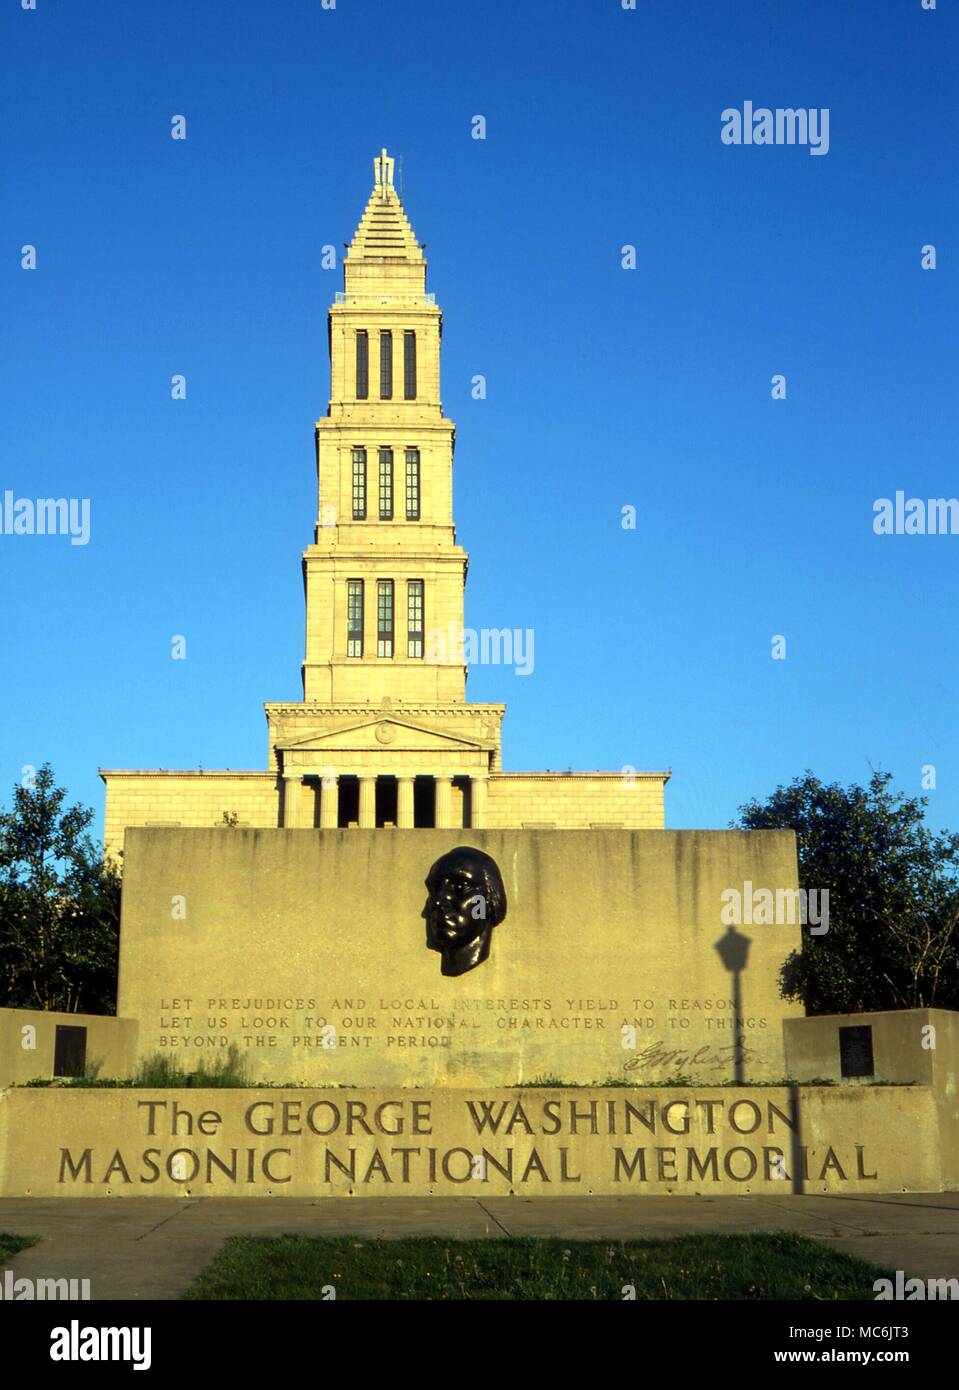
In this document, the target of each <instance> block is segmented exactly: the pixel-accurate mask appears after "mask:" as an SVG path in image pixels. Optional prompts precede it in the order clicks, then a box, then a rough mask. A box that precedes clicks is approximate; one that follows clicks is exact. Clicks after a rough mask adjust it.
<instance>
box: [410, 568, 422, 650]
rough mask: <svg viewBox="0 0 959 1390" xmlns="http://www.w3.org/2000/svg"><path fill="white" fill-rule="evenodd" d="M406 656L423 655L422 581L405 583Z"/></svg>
mask: <svg viewBox="0 0 959 1390" xmlns="http://www.w3.org/2000/svg"><path fill="white" fill-rule="evenodd" d="M406 655H407V656H414V657H421V656H422V655H423V581H422V579H408V580H407V581H406Z"/></svg>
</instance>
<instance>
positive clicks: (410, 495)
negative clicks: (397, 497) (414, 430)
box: [406, 449, 420, 521]
mask: <svg viewBox="0 0 959 1390" xmlns="http://www.w3.org/2000/svg"><path fill="white" fill-rule="evenodd" d="M406 519H407V521H419V519H420V451H419V449H407V451H406Z"/></svg>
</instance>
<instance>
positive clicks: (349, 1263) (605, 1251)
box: [186, 1231, 888, 1302]
mask: <svg viewBox="0 0 959 1390" xmlns="http://www.w3.org/2000/svg"><path fill="white" fill-rule="evenodd" d="M883 1275H888V1272H887V1271H885V1270H883V1269H880V1268H879V1267H878V1266H874V1265H871V1264H867V1263H866V1262H865V1261H864V1260H859V1259H856V1258H855V1257H854V1256H851V1255H844V1254H842V1253H841V1252H839V1251H836V1250H833V1249H831V1248H830V1247H829V1246H828V1245H823V1244H821V1243H820V1242H819V1241H814V1240H809V1239H807V1238H806V1237H804V1236H798V1235H795V1234H793V1233H792V1232H789V1231H777V1232H774V1233H770V1234H761V1235H728V1236H720V1235H696V1236H680V1237H677V1238H674V1239H671V1240H630V1241H609V1240H584V1241H578V1240H552V1239H550V1240H546V1239H538V1238H537V1239H522V1240H509V1239H506V1240H501V1239H496V1240H443V1239H436V1238H434V1237H429V1238H426V1237H424V1238H415V1239H404V1240H366V1239H363V1238H362V1237H359V1236H338V1237H328V1236H304V1235H287V1236H275V1237H267V1236H233V1237H232V1238H231V1239H230V1240H228V1241H227V1242H226V1244H225V1246H224V1247H223V1249H222V1250H221V1251H220V1253H219V1255H217V1257H216V1259H214V1261H213V1262H212V1264H210V1265H209V1266H208V1267H207V1268H206V1269H205V1270H204V1272H203V1273H202V1274H201V1275H200V1277H199V1278H198V1279H197V1281H196V1283H195V1284H194V1285H193V1286H192V1288H191V1289H190V1290H189V1292H188V1293H187V1294H186V1297H187V1298H190V1299H204V1300H210V1299H243V1300H251V1301H263V1300H268V1299H278V1300H322V1299H324V1298H329V1297H330V1295H329V1292H328V1290H329V1289H334V1290H335V1291H336V1294H335V1296H336V1298H337V1299H348V1300H349V1299H396V1300H411V1301H412V1300H416V1301H419V1300H422V1299H483V1300H489V1299H504V1300H506V1299H508V1300H523V1299H526V1300H534V1301H539V1300H542V1299H601V1300H609V1299H616V1300H620V1299H622V1298H623V1297H624V1294H623V1287H624V1285H634V1286H635V1289H636V1298H637V1299H652V1300H663V1299H679V1300H693V1299H719V1300H726V1299H749V1300H767V1299H772V1300H776V1299H815V1300H825V1301H827V1302H828V1301H833V1300H836V1299H874V1298H875V1292H874V1290H873V1283H874V1281H875V1280H876V1279H878V1278H880V1277H881V1276H883Z"/></svg>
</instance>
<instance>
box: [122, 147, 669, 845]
mask: <svg viewBox="0 0 959 1390" xmlns="http://www.w3.org/2000/svg"><path fill="white" fill-rule="evenodd" d="M393 169H394V162H393V160H392V159H391V158H390V157H389V155H388V154H387V152H386V150H383V151H382V152H381V153H380V154H379V155H378V156H377V157H376V158H375V159H374V161H373V171H374V181H373V191H372V193H371V194H370V198H369V201H368V203H367V205H366V208H365V210H364V212H363V216H362V218H361V219H360V223H359V226H358V227H357V229H356V232H355V234H354V236H353V239H352V241H351V242H350V244H349V248H348V251H347V254H346V257H345V259H344V263H343V268H344V287H343V290H342V292H340V293H338V294H337V295H336V302H335V303H334V304H333V305H332V306H331V308H330V311H329V345H330V401H329V406H328V409H327V413H326V415H325V416H324V417H323V418H322V419H321V420H319V421H318V422H317V425H316V460H317V477H318V489H317V515H316V525H315V529H314V533H313V543H312V544H311V545H310V546H309V547H308V548H307V550H306V551H305V552H304V554H303V560H302V563H303V580H304V588H305V593H306V650H305V658H304V661H303V666H302V675H303V699H302V701H299V702H296V703H269V704H267V705H266V707H265V708H266V716H267V723H268V729H269V769H268V770H267V771H264V772H230V771H226V772H208V771H199V770H198V771H196V772H186V771H159V770H158V771H136V772H133V771H127V770H111V771H101V776H102V777H103V779H104V781H105V782H106V786H107V814H106V831H105V841H106V848H107V852H108V853H109V854H112V855H114V856H115V855H117V854H118V853H119V850H120V848H121V846H122V837H123V831H124V829H125V827H126V826H128V825H184V826H209V825H211V824H213V825H215V824H223V825H228V824H233V825H247V826H264V827H266V826H274V827H276V826H288V827H293V828H309V827H316V828H319V829H335V828H350V827H354V826H355V827H359V828H370V829H372V828H374V827H384V828H385V827H389V826H395V827H399V828H415V827H417V826H435V827H448V828H450V829H455V828H471V827H484V826H489V827H495V828H506V827H517V828H522V827H524V826H525V827H530V828H562V829H581V828H587V827H595V826H609V827H634V828H657V827H661V826H662V825H663V787H664V784H665V782H666V780H667V778H668V775H669V774H668V773H665V772H634V771H633V770H632V769H626V770H625V771H623V770H621V771H619V772H610V773H598V772H597V773H558V772H525V773H515V772H513V773H511V772H504V771H503V770H502V767H501V761H500V739H501V726H502V720H503V714H504V711H505V706H504V705H501V704H470V703H467V700H466V675H467V667H466V662H465V660H464V646H463V620H464V619H463V596H464V587H465V582H466V570H467V556H466V552H465V551H464V550H463V548H462V547H461V546H460V545H458V544H457V542H456V532H455V528H454V524H453V448H454V440H455V426H454V425H453V422H452V421H451V420H448V419H447V418H446V416H445V415H444V414H443V406H442V401H441V397H440V338H441V331H442V321H443V320H442V314H441V312H440V309H439V307H438V306H437V304H436V302H435V296H434V295H433V294H430V293H428V292H427V289H426V260H425V257H424V255H423V247H422V246H421V245H420V243H419V241H418V240H417V238H416V236H415V234H414V232H413V229H412V227H411V226H410V223H409V220H408V218H407V215H406V212H405V210H404V208H403V203H402V201H401V199H400V195H399V193H398V192H397V190H396V187H395V185H394V181H393Z"/></svg>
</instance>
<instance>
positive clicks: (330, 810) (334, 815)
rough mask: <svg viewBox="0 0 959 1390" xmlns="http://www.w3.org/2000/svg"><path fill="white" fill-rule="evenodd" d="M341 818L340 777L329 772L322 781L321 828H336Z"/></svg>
mask: <svg viewBox="0 0 959 1390" xmlns="http://www.w3.org/2000/svg"><path fill="white" fill-rule="evenodd" d="M339 818H340V795H339V778H338V777H336V776H335V775H334V774H333V773H329V772H328V773H326V774H325V775H324V777H323V778H322V780H321V782H320V829H321V830H335V829H336V827H337V825H338V824H339Z"/></svg>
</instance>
